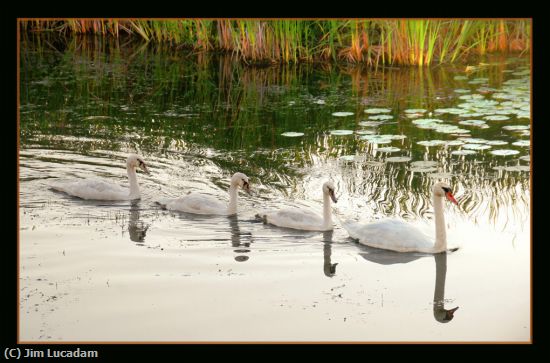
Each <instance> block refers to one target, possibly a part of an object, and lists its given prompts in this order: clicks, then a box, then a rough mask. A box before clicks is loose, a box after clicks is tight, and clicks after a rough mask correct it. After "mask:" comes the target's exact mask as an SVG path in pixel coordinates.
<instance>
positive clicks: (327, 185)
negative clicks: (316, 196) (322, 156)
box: [323, 181, 338, 203]
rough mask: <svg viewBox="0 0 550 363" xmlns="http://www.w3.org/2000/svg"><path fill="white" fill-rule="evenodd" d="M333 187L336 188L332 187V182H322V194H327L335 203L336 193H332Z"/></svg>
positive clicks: (336, 200)
mask: <svg viewBox="0 0 550 363" xmlns="http://www.w3.org/2000/svg"><path fill="white" fill-rule="evenodd" d="M335 189H336V188H334V184H333V183H332V182H331V181H328V182H326V183H325V184H323V194H328V196H329V197H330V199H332V201H333V202H334V203H337V202H338V199H336V195H334V190H335Z"/></svg>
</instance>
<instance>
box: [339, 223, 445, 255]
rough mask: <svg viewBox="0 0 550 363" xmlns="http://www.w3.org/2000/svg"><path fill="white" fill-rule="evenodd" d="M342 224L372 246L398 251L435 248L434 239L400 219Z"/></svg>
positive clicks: (353, 234) (356, 237)
mask: <svg viewBox="0 0 550 363" xmlns="http://www.w3.org/2000/svg"><path fill="white" fill-rule="evenodd" d="M342 226H343V227H344V229H345V230H346V231H348V233H349V235H350V237H352V238H354V239H357V240H359V242H360V243H362V244H364V245H367V246H371V247H377V248H383V249H387V250H393V251H398V252H409V251H426V252H429V251H431V250H433V248H434V242H433V239H431V238H430V237H428V236H427V235H425V234H424V233H422V232H420V231H419V230H418V229H416V228H414V227H413V226H411V225H409V224H407V223H405V222H404V221H401V220H398V219H389V220H384V221H380V222H374V223H368V224H362V223H357V222H352V221H346V222H344V223H342Z"/></svg>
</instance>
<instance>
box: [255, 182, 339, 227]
mask: <svg viewBox="0 0 550 363" xmlns="http://www.w3.org/2000/svg"><path fill="white" fill-rule="evenodd" d="M330 199H332V201H333V202H334V203H336V202H337V199H336V196H335V195H334V184H332V182H330V181H328V182H326V183H325V184H323V217H321V216H319V215H317V214H316V213H313V212H311V211H309V210H305V209H301V208H287V209H280V210H276V211H268V212H262V213H259V214H257V215H256V217H258V218H261V219H263V221H264V223H269V224H273V225H276V226H278V227H285V228H293V229H300V230H306V231H330V230H332V229H333V226H332V212H331V210H330Z"/></svg>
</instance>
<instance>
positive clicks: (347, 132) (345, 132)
mask: <svg viewBox="0 0 550 363" xmlns="http://www.w3.org/2000/svg"><path fill="white" fill-rule="evenodd" d="M330 134H331V135H334V136H345V135H351V134H353V131H352V130H332V131H330Z"/></svg>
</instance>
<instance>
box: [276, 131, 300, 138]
mask: <svg viewBox="0 0 550 363" xmlns="http://www.w3.org/2000/svg"><path fill="white" fill-rule="evenodd" d="M281 136H286V137H299V136H304V133H303V132H283V133H282V134H281Z"/></svg>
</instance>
